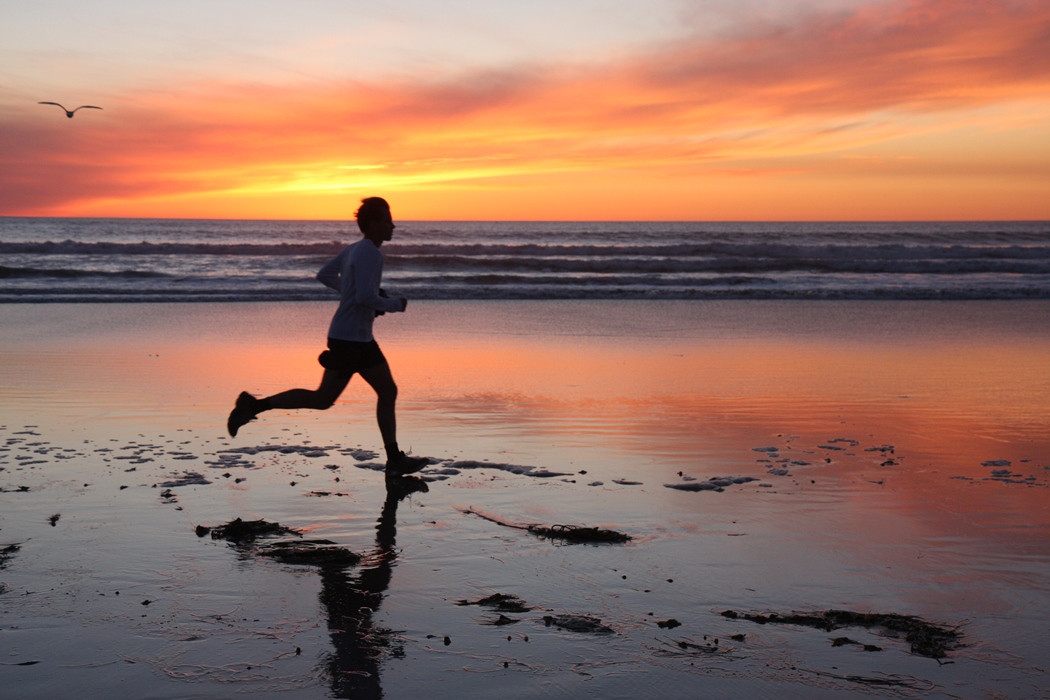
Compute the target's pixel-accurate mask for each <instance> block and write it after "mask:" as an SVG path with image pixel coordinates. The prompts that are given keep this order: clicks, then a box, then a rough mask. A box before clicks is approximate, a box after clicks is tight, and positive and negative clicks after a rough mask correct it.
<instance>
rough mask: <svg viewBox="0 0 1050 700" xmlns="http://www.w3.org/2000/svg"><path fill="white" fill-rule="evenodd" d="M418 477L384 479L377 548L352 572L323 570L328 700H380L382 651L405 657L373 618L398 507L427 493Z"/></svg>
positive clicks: (392, 555) (389, 566)
mask: <svg viewBox="0 0 1050 700" xmlns="http://www.w3.org/2000/svg"><path fill="white" fill-rule="evenodd" d="M427 490H428V489H427V484H426V482H425V481H423V480H422V479H420V478H418V477H413V476H406V477H401V478H398V479H387V480H386V501H385V502H384V503H383V511H382V513H380V515H379V522H378V523H377V524H376V546H375V549H374V550H373V551H372V552H371V553H369V554H366V555H365V557H364V559H362V561H361V563H360V565H359V566H358V568H357V569H356V571H354V572H351V571H348V570H345V569H339V568H322V569H321V571H320V573H321V605H322V606H323V607H324V609H325V610H326V611H327V613H328V631H329V634H330V635H331V638H332V646H333V647H334V650H333V652H332V655H331V657H330V658H329V660H328V663H327V666H328V675H329V678H330V682H331V685H332V696H333V697H336V698H362V699H364V700H370V699H372V698H381V697H383V688H382V684H381V683H380V673H379V670H380V669H379V666H380V664H379V662H380V657H381V656H382V655H383V653H384V651H387V650H388V651H389V652H390V653H391V654H392V655H393V656H400V655H401V654H402V653H403V652H402V651H401V650H400V648H399V647H398V646H397V645H396V643H395V642H394V639H393V637H394V633H393V631H391V630H388V629H382V628H378V627H376V626H375V624H374V620H373V615H374V614H375V612H376V611H377V610H379V606H380V605H381V604H382V602H383V593H384V592H385V591H386V590H387V588H388V587H389V585H390V577H391V574H392V573H393V567H394V561H395V560H396V559H397V550H396V549H395V547H396V537H397V505H398V503H400V502H401V500H402V499H404V498H405V497H406V496H408V495H409V494H411V493H414V492H417V491H419V492H425V491H427Z"/></svg>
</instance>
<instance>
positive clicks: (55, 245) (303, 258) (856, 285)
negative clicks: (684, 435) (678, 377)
mask: <svg viewBox="0 0 1050 700" xmlns="http://www.w3.org/2000/svg"><path fill="white" fill-rule="evenodd" d="M404 229H405V230H402V228H401V227H399V229H398V231H397V234H396V238H395V240H394V241H393V242H392V243H390V244H388V245H387V246H384V251H385V252H386V272H385V278H384V286H385V287H387V288H388V289H391V290H392V291H394V290H396V291H397V292H398V293H402V294H405V295H406V296H409V297H410V298H415V299H565V298H571V299H587V298H593V299H649V298H678V299H733V298H737V299H1024V298H1034V299H1046V298H1050V226H1048V225H1047V224H1045V223H1042V222H1021V223H995V224H993V223H983V222H982V223H979V224H972V223H969V224H968V223H960V224H944V223H939V224H835V225H827V224H721V225H719V224H662V223H640V224H617V225H612V226H611V225H608V224H522V223H513V224H511V223H506V224H504V223H490V224H478V223H469V224H452V223H434V222H429V223H427V222H418V223H417V222H413V223H411V224H406V225H405V226H404ZM346 237H349V238H350V240H353V239H354V238H356V234H354V232H350V233H347V231H346V227H345V225H340V224H336V223H334V222H247V221H245V222H226V221H216V222H207V221H177V220H168V221H135V220H56V219H0V302H44V301H64V302H69V301H82V302H104V301H168V302H180V301H252V300H268V301H282V300H284V301H300V300H324V299H327V300H331V299H332V298H333V295H332V292H331V291H330V290H327V289H325V288H324V287H322V286H321V285H320V284H318V283H317V282H316V281H315V280H314V278H313V276H314V274H315V273H316V271H317V269H318V268H319V267H320V266H321V265H322V264H324V262H326V261H327V260H328V259H329V258H330V257H331V256H333V255H335V254H336V253H337V252H338V251H339V250H340V249H341V248H342V247H343V246H344V245H345V243H343V242H341V239H342V238H346Z"/></svg>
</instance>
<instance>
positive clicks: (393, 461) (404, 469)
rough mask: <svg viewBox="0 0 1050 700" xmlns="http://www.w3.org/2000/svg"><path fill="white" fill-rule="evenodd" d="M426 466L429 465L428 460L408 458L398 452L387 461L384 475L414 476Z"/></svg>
mask: <svg viewBox="0 0 1050 700" xmlns="http://www.w3.org/2000/svg"><path fill="white" fill-rule="evenodd" d="M428 464H430V460H429V459H427V458H426V457H409V456H408V455H406V454H405V453H404V452H398V453H397V454H396V455H394V456H393V457H390V458H389V459H387V461H386V475H387V476H404V475H405V474H415V473H416V472H418V471H419V470H420V469H422V468H423V467H425V466H427V465H428Z"/></svg>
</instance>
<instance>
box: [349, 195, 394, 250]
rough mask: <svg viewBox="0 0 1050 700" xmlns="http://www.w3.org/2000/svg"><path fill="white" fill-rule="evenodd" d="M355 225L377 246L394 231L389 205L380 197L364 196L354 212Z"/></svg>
mask: <svg viewBox="0 0 1050 700" xmlns="http://www.w3.org/2000/svg"><path fill="white" fill-rule="evenodd" d="M354 217H355V218H356V219H357V227H358V228H359V229H361V233H363V234H364V235H365V238H368V239H371V241H372V242H373V243H375V244H376V245H377V246H378V245H381V244H382V242H383V241H389V240H390V239H391V237H392V236H393V233H394V221H393V219H392V218H391V216H390V205H389V204H388V203H387V201H386V200H385V199H383V198H382V197H366V198H364V199H362V200H361V206H360V207H358V209H357V212H355V213H354Z"/></svg>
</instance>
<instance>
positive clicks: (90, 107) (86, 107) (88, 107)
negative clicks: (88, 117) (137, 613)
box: [73, 105, 102, 112]
mask: <svg viewBox="0 0 1050 700" xmlns="http://www.w3.org/2000/svg"><path fill="white" fill-rule="evenodd" d="M77 109H102V108H101V107H96V106H95V105H80V106H79V107H77ZM77 109H74V110H73V111H74V112H75V111H77Z"/></svg>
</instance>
